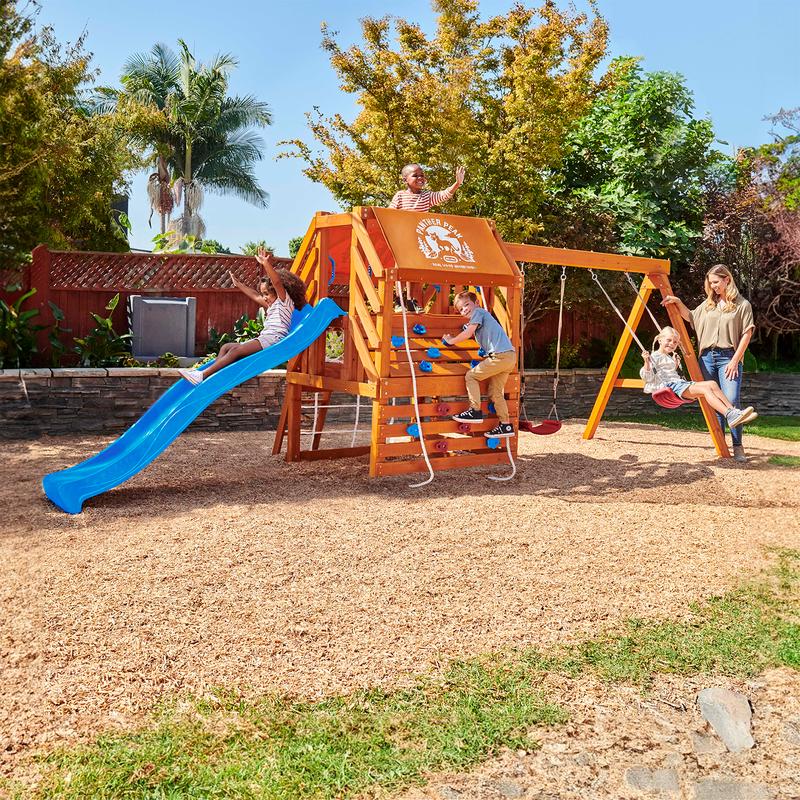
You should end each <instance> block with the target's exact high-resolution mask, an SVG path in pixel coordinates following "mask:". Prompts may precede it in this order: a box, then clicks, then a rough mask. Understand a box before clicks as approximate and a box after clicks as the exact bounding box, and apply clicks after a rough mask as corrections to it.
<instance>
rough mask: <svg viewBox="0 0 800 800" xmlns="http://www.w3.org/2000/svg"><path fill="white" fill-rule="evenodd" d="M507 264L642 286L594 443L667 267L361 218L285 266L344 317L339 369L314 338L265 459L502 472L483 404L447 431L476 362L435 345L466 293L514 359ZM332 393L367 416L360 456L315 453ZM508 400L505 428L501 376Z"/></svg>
mask: <svg viewBox="0 0 800 800" xmlns="http://www.w3.org/2000/svg"><path fill="white" fill-rule="evenodd" d="M517 262H520V263H538V264H548V265H558V266H562V267H563V266H566V267H578V268H586V269H592V270H614V271H624V272H628V273H640V274H643V275H644V280H643V282H642V286H641V289H640V290H639V291H638V293H637V299H636V302H635V303H634V306H633V309H632V310H631V312H630V315H629V317H628V320H627V323H628V324H627V326H626V328H625V331H624V333H623V334H622V337H621V339H620V342H619V345H618V346H617V349H616V352H615V354H614V357H613V359H612V362H611V365H610V368H609V370H608V373H607V375H606V377H605V380H604V381H603V384H602V387H601V389H600V392H599V394H598V397H597V400H596V402H595V405H594V409H593V411H592V414H591V416H590V419H589V421H588V424H587V426H586V429H585V431H584V438H587V439H590V438H592V436H593V435H594V433H595V431H596V430H597V426H598V424H599V422H600V420H601V418H602V416H603V412H604V410H605V407H606V405H607V403H608V400H609V398H610V396H611V393H612V392H613V391H614V389H616V388H634V389H639V390H641V389H642V382H641V381H640V380H632V379H621V378H619V370H620V367H621V366H622V363H623V361H624V359H625V355H626V354H627V352H628V348H629V347H630V344H631V342H632V340H633V337H632V335H631V333H632V331H635V330H636V326H637V324H638V323H639V320H640V319H641V317H642V314H643V312H644V309H645V306H646V303H647V299H648V298H649V296H650V295H651V293H652V292H653V291H654V290H656V289H658V290H659V291H660V292H661V293H662V295H666V294H669V293H671V292H672V290H671V287H670V285H669V279H668V275H669V269H670V265H669V261H666V260H658V259H648V258H638V257H630V256H620V255H615V254H610V253H594V252H586V251H579V250H564V249H558V248H551V247H540V246H534V245H524V244H511V243H506V242H504V241H503V240H502V239H501V238H500V236H499V234H498V233H497V230H496V229H495V226H494V224H493V222H492V221H491V220H487V219H481V218H475V217H459V216H454V215H446V214H436V213H433V212H429V213H426V214H422V213H416V212H410V211H396V210H391V209H386V208H367V207H365V208H355V209H354V210H353V211H352V212H351V213H340V214H325V213H318V214H316V215H315V217H314V219H313V220H312V222H311V225H310V226H309V228H308V231H307V233H306V235H305V237H304V238H303V242H302V244H301V246H300V249H299V251H298V253H297V256H296V257H295V260H294V262H293V265H292V271H293V272H295V273H297V274H298V275H300V277H301V278H302V279H303V280H304V281H305V284H306V287H307V297H308V300H309V302H311V303H317V302H318V301H319V300H321V299H322V298H325V297H330V298H332V299H334V300H335V301H336V302H337V303H338V304H339V305H340V306H341V307H342V308H343V309H344V310H345V311H346V312H347V316H346V317H344V318H342V319H340V320H337V322H336V323H334V325H333V326H332V328H333V329H335V330H338V331H339V332H340V334H339V335H341V336H342V338H343V342H342V344H343V351H342V356H341V358H339V359H337V360H335V361H333V360H329V359H328V358H327V357H326V337H324V336H323V337H320V338H319V339H318V340H317V341H316V342H315V343H314V344H313V345H312V346H311V347H309V348H308V349H307V350H305V351H304V352H303V353H302V354H300V355H299V356H297V357H296V358H294V359H293V360H292V361H290V362H289V364H288V368H287V375H286V380H287V387H286V395H285V399H284V404H283V409H282V412H281V417H280V421H279V424H278V431H277V435H276V437H275V444H274V448H273V453H275V454H277V453H280V452H281V450H282V449H283V446H284V443H285V446H286V460H287V461H299V460H311V459H314V460H316V459H324V458H343V457H350V456H365V455H367V454H368V455H369V464H370V476H371V477H381V476H385V475H398V474H407V473H413V472H419V471H425V470H427V469H428V465H427V463H426V461H427V462H428V463H430V465H431V466H430V469H431V470H432V471H440V470H445V469H454V468H460V467H472V466H479V465H488V464H499V463H503V462H507V461H508V460H509V458H513V457H514V456H516V453H517V437H516V436H515V437H514V438H512V439H510V440H506V441H507V442H508V449H507V448H506V447H505V446H501V444H504V443H503V442H498V441H497V440H494V441H493V440H487V439H486V438H485V437H484V435H483V434H484V432H485V431H486V430H489V429H490V428H492V427H494V425H496V424H497V419H496V417H495V416H494V414H493V409H492V408H490V404H488V403H487V402H485V401H484V403H483V408H482V410H483V413H484V422H483V423H482V424H478V425H470V426H462V427H459V423H458V422H456V421H455V420H453V419H452V416H453V415H454V414H456V413H459V412H460V411H463V410H465V409H466V408H467V407H468V403H467V399H466V390H465V385H464V374H465V373H466V371H467V370H468V369H470V367H471V366H473V365H474V364H475V363H477V359H479V358H481V357H482V355H484V354H483V353H480V352H479V351H478V345H477V343H475V342H474V341H467V342H462V343H460V344H458V345H455V346H448V345H445V344H443V342H442V336H443V335H444V334H446V333H458V332H459V331H460V330H461V327H462V325H463V324H464V319H463V318H462V317H461V315H460V314H459V313H458V312H457V311H456V310H455V308H454V306H453V301H454V297H455V295H456V294H458V292H460V291H462V290H463V289H465V288H471V289H473V290H475V291H476V293H477V294H478V296H479V302H480V304H482V305H483V306H484V307H485V308H487V309H488V310H490V311H491V312H492V313H493V314H494V316H495V317H496V319H497V320H498V321H499V322H500V324H501V325H502V326H503V328H504V329H505V331H506V333H507V334H508V335H509V337H510V339H511V341H512V343H513V344H514V346H515V348H517V351H518V352H519V351H520V349H521V348H520V343H521V335H522V330H521V323H522V296H523V277H522V272H521V270H520V268H519V266H518V263H517ZM404 309H405V311H404ZM667 311H668V312H669V317H670V320H671V324H672V325H673V327H675V328H676V330H678V331H679V333H680V335H681V339H682V342H683V348H684V353H685V360H686V365H687V368H688V371H689V373H690V375H691V377H692V379H693V380H701V376H700V369H699V365H698V363H697V359H696V357H695V355H694V351H693V350H692V346H691V342H690V340H689V337H688V335H687V333H686V329H685V327H684V324H683V320H682V319H681V318H680V316H679V315H678V314H677V312H676V311H675V310H674V307H673V306H669V307H668V308H667ZM409 356H410V359H409ZM412 368H413V375H412ZM334 392H337V393H347V394H350V395H352V396H354V397H357V398H365V399H366V401H367V402H369V403H370V404H371V407H372V428H371V441H370V444H369V445H363V446H351V447H340V448H322V447H320V444H321V435H322V432H323V429H324V426H325V422H326V415H327V408H328V406H329V405H330V398H331V395H332V394H333V393H334ZM310 393H317V394H316V397H317V401H318V406H319V412H318V414H316V415H315V420H314V429H313V431H312V435H311V436H310V437H309V438H308V439H307V442H308V446H307V447H306V448H303V447H301V441H302V440H301V422H302V417H303V407H304V397H306V398H307V397H308V396H309V394H310ZM505 394H506V398H507V401H508V406H509V412H510V414H511V417H512V420H514V419H516V418H517V417H518V415H519V411H520V402H521V377H520V373H519V370H518V369H517V370H514V372H513V373H512V374H511V375H510V376H509V379H508V381H507V383H506V389H505ZM703 412H704V414H705V418H706V422H707V424H708V427H709V431H710V432H711V436H712V438H713V440H714V444H715V446H716V449H717V452H718V453H719V455H722V456H727V455H729V453H728V450H727V446H726V444H725V440H724V437H723V435H722V431H721V430H720V428H719V425H718V423H717V420H716V416H715V415H714V413H713V411H711V410H710V409H709V408H707V407H704V408H703ZM426 456H427V458H426Z"/></svg>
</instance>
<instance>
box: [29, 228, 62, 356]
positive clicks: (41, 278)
mask: <svg viewBox="0 0 800 800" xmlns="http://www.w3.org/2000/svg"><path fill="white" fill-rule="evenodd" d="M31 256H32V258H33V261H32V263H31V265H30V267H29V268H28V269H27V270H26V275H27V279H26V281H25V286H24V288H25V291H28V290H29V289H36V294H35V295H34V296H33V297H31V299H30V300H28V301H27V305H28V306H29V307H31V308H36V309H38V311H39V316H38V317H37V318H35V319H34V322H35V323H36V324H38V325H47V326H48V327H49V326H50V325H52V324H53V323H54V322H55V319H54V318H53V312H52V311H51V310H50V306H49V305H48V303H47V301H48V300H50V268H51V263H52V256H51V255H50V251H49V250H48V249H47V245H44V244H40V245H37V246H36V247H34V248H33V251H32V253H31ZM48 347H49V342H48V340H47V330H43V331H37V332H36V349H37V350H38V352H39V358H40V359H42V358H44V357H45V356H46V354H47V349H48Z"/></svg>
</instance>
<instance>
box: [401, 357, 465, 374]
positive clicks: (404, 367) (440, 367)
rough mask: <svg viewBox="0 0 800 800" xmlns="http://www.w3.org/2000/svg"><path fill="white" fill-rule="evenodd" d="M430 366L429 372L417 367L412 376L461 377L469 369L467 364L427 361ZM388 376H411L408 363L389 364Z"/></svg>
mask: <svg viewBox="0 0 800 800" xmlns="http://www.w3.org/2000/svg"><path fill="white" fill-rule="evenodd" d="M428 363H429V364H430V365H431V368H430V371H426V372H423V371H422V370H421V369H420V368H419V365H417V366H416V367H415V369H414V374H415V375H417V376H422V375H424V376H425V377H430V376H431V375H461V376H464V375H466V374H467V372H468V371H469V370H470V369H471V367H470V365H469V362H457V361H456V362H445V363H437V362H436V361H429V362H428ZM389 375H390V376H391V377H392V378H396V377H404V376H407V375H411V366H410V365H409V363H408V361H397V362H393V363H392V364H391V368H390V370H389Z"/></svg>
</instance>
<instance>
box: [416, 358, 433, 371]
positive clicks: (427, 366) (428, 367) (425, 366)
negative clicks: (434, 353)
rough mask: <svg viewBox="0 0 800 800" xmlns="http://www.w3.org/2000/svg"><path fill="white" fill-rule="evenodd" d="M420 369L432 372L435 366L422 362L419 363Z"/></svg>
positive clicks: (428, 362)
mask: <svg viewBox="0 0 800 800" xmlns="http://www.w3.org/2000/svg"><path fill="white" fill-rule="evenodd" d="M419 368H420V369H421V370H422V371H423V372H430V371H431V370H432V369H433V364H431V362H430V361H420V362H419Z"/></svg>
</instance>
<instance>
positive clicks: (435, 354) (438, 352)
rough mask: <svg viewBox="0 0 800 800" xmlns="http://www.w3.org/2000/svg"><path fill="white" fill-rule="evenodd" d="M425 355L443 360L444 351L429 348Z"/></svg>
mask: <svg viewBox="0 0 800 800" xmlns="http://www.w3.org/2000/svg"><path fill="white" fill-rule="evenodd" d="M425 353H426V354H427V356H428V358H441V357H442V351H441V350H440V349H439V348H438V347H429V348H428V349H427V350H426V351H425Z"/></svg>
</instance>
